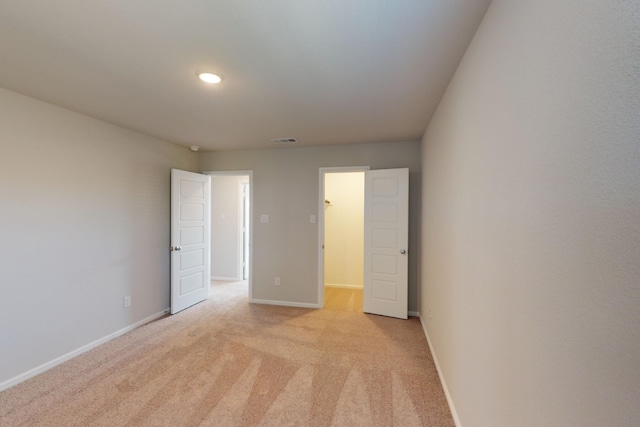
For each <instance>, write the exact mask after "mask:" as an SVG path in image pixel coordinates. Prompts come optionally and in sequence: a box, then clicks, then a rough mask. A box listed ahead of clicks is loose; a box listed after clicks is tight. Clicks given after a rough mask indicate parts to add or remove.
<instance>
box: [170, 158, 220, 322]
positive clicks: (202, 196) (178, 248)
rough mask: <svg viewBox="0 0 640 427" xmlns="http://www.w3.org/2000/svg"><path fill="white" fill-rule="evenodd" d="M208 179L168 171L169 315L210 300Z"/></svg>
mask: <svg viewBox="0 0 640 427" xmlns="http://www.w3.org/2000/svg"><path fill="white" fill-rule="evenodd" d="M210 212H211V182H210V177H209V176H207V175H201V174H197V173H192V172H186V171H181V170H178V169H172V170H171V248H170V249H171V314H175V313H177V312H179V311H181V310H184V309H185V308H187V307H190V306H192V305H194V304H197V303H199V302H200V301H203V300H205V299H206V298H208V297H209V277H210V276H211V273H210V268H211V265H210V251H211V249H210V223H209V217H210V215H211V213H210Z"/></svg>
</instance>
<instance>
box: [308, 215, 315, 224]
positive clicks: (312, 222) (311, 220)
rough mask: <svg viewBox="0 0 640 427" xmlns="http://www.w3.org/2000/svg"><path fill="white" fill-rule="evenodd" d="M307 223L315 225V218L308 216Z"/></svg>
mask: <svg viewBox="0 0 640 427" xmlns="http://www.w3.org/2000/svg"><path fill="white" fill-rule="evenodd" d="M309 222H310V223H311V224H315V223H316V216H315V215H309Z"/></svg>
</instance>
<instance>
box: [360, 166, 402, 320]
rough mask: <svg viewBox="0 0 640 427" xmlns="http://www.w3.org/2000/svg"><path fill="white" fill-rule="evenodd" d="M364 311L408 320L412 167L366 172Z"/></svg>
mask: <svg viewBox="0 0 640 427" xmlns="http://www.w3.org/2000/svg"><path fill="white" fill-rule="evenodd" d="M364 206H365V207H364V211H365V213H364V298H363V309H364V312H365V313H371V314H380V315H383V316H390V317H397V318H401V319H407V317H408V294H409V292H408V255H407V252H408V243H409V169H382V170H372V171H367V172H365V204H364Z"/></svg>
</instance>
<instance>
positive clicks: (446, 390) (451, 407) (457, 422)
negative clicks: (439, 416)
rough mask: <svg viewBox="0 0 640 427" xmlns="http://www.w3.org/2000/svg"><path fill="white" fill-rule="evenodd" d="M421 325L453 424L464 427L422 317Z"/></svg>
mask: <svg viewBox="0 0 640 427" xmlns="http://www.w3.org/2000/svg"><path fill="white" fill-rule="evenodd" d="M420 324H421V325H422V330H423V331H424V336H425V337H427V343H428V344H429V350H431V356H432V357H433V362H434V363H435V365H436V369H437V370H438V377H440V383H441V384H442V388H443V390H444V395H445V396H446V398H447V403H448V404H449V410H451V416H453V422H454V424H455V425H456V427H462V424H461V423H460V418H459V417H458V412H457V411H456V407H455V406H454V404H453V399H451V394H450V393H449V388H448V387H447V383H446V381H445V380H444V376H443V375H442V369H440V363H438V357H437V356H436V352H435V351H434V348H433V344H431V339H430V338H429V333H428V332H427V326H426V325H425V324H424V320H423V319H422V316H420Z"/></svg>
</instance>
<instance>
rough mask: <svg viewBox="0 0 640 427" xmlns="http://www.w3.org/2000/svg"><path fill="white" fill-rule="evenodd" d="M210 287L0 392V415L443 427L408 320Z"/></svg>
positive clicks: (444, 411)
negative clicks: (265, 301)
mask: <svg viewBox="0 0 640 427" xmlns="http://www.w3.org/2000/svg"><path fill="white" fill-rule="evenodd" d="M212 289H213V295H212V297H211V298H210V299H209V300H207V301H205V302H203V303H200V304H198V305H196V306H194V307H192V308H189V309H187V310H186V311H184V312H182V313H180V314H178V315H175V316H167V317H165V318H162V319H160V320H158V321H155V322H153V323H151V324H148V325H146V326H143V327H141V328H138V329H136V330H134V331H132V332H130V333H128V334H126V335H123V336H121V337H119V338H117V339H115V340H112V341H110V342H108V343H107V344H104V345H102V346H100V347H99V348H96V349H94V350H91V351H90V352H87V353H85V354H83V355H81V356H79V357H77V358H75V359H73V360H71V361H69V362H67V363H65V364H63V365H60V366H58V367H56V368H54V369H51V370H50V371H48V372H46V373H44V374H42V375H39V376H37V377H35V378H33V379H31V380H29V381H26V382H24V383H22V384H19V385H17V386H15V387H13V388H11V389H9V390H7V391H5V392H2V393H0V425H1V426H21V425H24V426H198V425H203V426H391V425H395V426H452V425H453V420H452V418H451V414H450V412H449V409H448V407H447V403H446V399H445V397H444V394H443V391H442V387H441V385H440V382H439V380H438V376H437V373H436V370H435V367H434V364H433V360H432V358H431V356H430V353H429V348H428V345H427V343H426V340H425V337H424V334H423V332H422V329H421V326H420V322H419V321H418V319H416V318H412V319H410V320H396V319H390V318H385V317H380V316H373V315H366V314H363V313H361V312H357V311H353V310H354V309H355V308H357V305H354V304H357V303H358V302H357V301H355V300H354V298H358V297H357V296H353V298H351V297H349V296H346V300H341V299H340V298H339V293H340V290H336V292H337V294H335V293H332V294H331V295H328V298H327V308H325V309H323V310H311V309H302V308H289V307H276V306H266V305H255V304H248V303H247V299H246V284H244V286H243V284H242V283H233V284H224V285H215V286H213V287H212ZM346 292H347V293H349V292H351V291H346ZM352 295H354V294H352ZM349 298H351V301H352V302H349ZM341 301H342V302H341ZM354 301H355V302H354ZM360 304H361V296H360Z"/></svg>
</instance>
